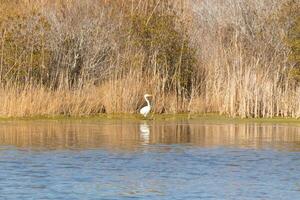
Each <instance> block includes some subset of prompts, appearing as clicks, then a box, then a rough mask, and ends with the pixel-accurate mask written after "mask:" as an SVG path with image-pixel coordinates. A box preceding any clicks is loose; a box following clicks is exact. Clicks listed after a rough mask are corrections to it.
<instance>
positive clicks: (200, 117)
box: [0, 113, 300, 124]
mask: <svg viewBox="0 0 300 200" xmlns="http://www.w3.org/2000/svg"><path fill="white" fill-rule="evenodd" d="M106 120H128V121H137V120H140V121H176V120H190V121H194V120H197V121H202V122H206V123H209V122H214V123H215V122H219V123H284V124H300V119H297V118H291V117H273V118H241V117H230V116H227V115H219V114H216V113H205V114H190V113H179V114H150V115H149V116H148V117H147V118H144V117H142V116H141V115H139V114H124V113H123V114H121V113H119V114H99V115H86V116H66V115H55V116H47V115H45V116H28V117H0V122H8V121H106Z"/></svg>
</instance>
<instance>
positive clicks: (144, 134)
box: [140, 122, 150, 145]
mask: <svg viewBox="0 0 300 200" xmlns="http://www.w3.org/2000/svg"><path fill="white" fill-rule="evenodd" d="M140 136H141V140H142V144H143V145H147V144H149V140H150V127H149V125H148V124H147V123H146V122H144V123H142V124H140Z"/></svg>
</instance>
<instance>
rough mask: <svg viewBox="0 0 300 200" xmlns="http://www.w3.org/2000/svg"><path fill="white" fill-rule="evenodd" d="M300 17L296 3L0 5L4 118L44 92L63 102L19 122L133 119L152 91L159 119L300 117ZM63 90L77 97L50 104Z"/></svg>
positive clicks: (20, 0)
mask: <svg viewBox="0 0 300 200" xmlns="http://www.w3.org/2000/svg"><path fill="white" fill-rule="evenodd" d="M299 10H300V1H299V0H276V1H273V0H255V1H247V0H225V1H218V0H175V1H174V0H147V1H139V0H132V1H125V0H122V1H114V0H86V1H81V0H68V1H61V0H55V1H38V0H35V1H34V0H32V1H30V0H10V1H8V0H0V84H1V88H2V89H1V90H2V91H3V92H2V93H3V94H2V95H1V96H2V99H6V100H2V101H4V105H5V106H3V108H0V113H1V114H2V115H13V113H14V112H13V111H11V108H10V107H9V106H12V105H13V104H14V103H11V104H9V103H7V102H12V101H13V102H15V103H16V104H17V102H18V98H17V97H15V98H14V97H13V96H14V95H13V94H15V93H16V94H18V93H19V94H20V93H22V94H23V98H24V99H23V100H24V101H22V102H23V106H24V107H26V105H25V104H26V102H32V101H37V102H39V101H38V100H32V97H31V96H32V95H33V96H39V95H41V96H40V98H41V99H43V98H44V97H43V95H46V94H44V93H47V94H52V96H53V99H55V101H56V102H59V101H64V103H57V105H59V106H56V107H55V106H54V107H55V109H54V108H53V109H52V110H51V112H50V111H47V110H44V111H43V112H40V111H37V110H35V111H32V110H31V111H29V110H30V109H33V108H31V107H30V106H29V107H26V109H25V108H24V109H25V111H22V114H17V115H33V114H34V113H35V112H37V113H36V114H71V115H72V114H75V115H77V114H97V113H99V112H135V111H136V110H137V109H138V108H139V107H140V105H141V101H142V99H141V98H140V97H141V96H142V94H143V93H144V92H149V93H150V92H151V93H152V94H154V96H155V112H158V113H162V112H186V111H188V112H218V113H224V114H229V115H231V116H242V117H273V116H293V117H296V116H299V115H300V103H299V97H300V93H299V92H300V87H299V82H300V65H299V63H300V52H299V51H300V45H299V40H300V39H299V37H300V36H299V34H300V16H299ZM91 88H92V89H91ZM62 90H64V91H65V96H68V95H67V94H66V93H68V92H71V94H69V95H70V96H72V95H74V93H76V94H75V95H74V96H73V98H71V97H70V99H73V100H70V99H69V101H70V103H69V104H68V106H66V103H65V101H66V99H64V98H62V99H63V100H60V98H59V97H57V96H56V97H55V94H54V95H53V93H55V92H62ZM91 90H92V91H91ZM16 91H17V92H16ZM41 91H47V92H41ZM30 92H33V94H31V96H30V95H29V94H30ZM8 93H9V94H10V95H7V94H8ZM36 93H38V95H36ZM87 93H88V95H87ZM78 94H79V95H78ZM7 96H9V98H8V97H7ZM50 96H51V95H50ZM97 98H98V101H96V99H97ZM28 99H30V100H28ZM33 99H34V98H33ZM74 99H76V100H74ZM91 99H93V100H91ZM5 102H6V103H5ZM37 102H36V103H35V104H39V103H37ZM95 102H97V103H95ZM19 103H20V102H19ZM87 104H91V105H90V106H87ZM82 105H84V106H82ZM74 106H75V107H76V109H75V110H76V111H74ZM79 107H83V109H79ZM86 107H88V109H87V108H86ZM66 108H67V110H66ZM24 109H21V110H24ZM72 109H73V110H72ZM19 110H20V109H19ZM33 110H34V109H33Z"/></svg>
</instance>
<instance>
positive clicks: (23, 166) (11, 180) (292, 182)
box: [0, 133, 300, 200]
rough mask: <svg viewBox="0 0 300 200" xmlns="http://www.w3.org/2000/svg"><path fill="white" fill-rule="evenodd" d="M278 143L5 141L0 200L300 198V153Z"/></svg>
mask: <svg viewBox="0 0 300 200" xmlns="http://www.w3.org/2000/svg"><path fill="white" fill-rule="evenodd" d="M62 134H63V133H62ZM99 134H100V133H99ZM100 138H101V137H100ZM107 142H109V140H108V141H107ZM125 142H126V141H125ZM131 142H132V141H128V143H131ZM95 143H97V141H95ZM271 144H272V142H271ZM278 145H281V146H282V147H283V146H290V145H291V144H290V142H288V143H286V142H282V144H281V143H280V142H279V141H277V142H276V148H275V146H272V145H270V143H268V145H266V146H265V147H263V148H255V147H253V146H250V147H247V148H245V147H243V146H240V145H237V146H232V145H231V146H228V145H222V144H218V145H214V146H201V145H195V144H194V143H193V141H191V142H184V143H173V144H172V143H171V144H163V143H152V144H151V143H150V142H149V143H148V144H145V143H134V148H133V149H122V148H117V147H114V148H107V147H106V146H98V147H94V146H93V147H92V148H87V147H86V148H82V147H81V148H74V147H72V148H51V149H50V148H48V147H47V148H43V147H42V146H39V147H36V146H32V145H25V146H24V145H23V146H22V145H17V144H16V145H5V144H3V145H1V146H0V199H80V200H82V199H149V200H150V199H170V200H171V199H190V200H193V199H245V200H250V199H251V200H252V199H300V153H299V152H298V151H296V150H294V149H289V148H283V149H282V148H277V146H278ZM56 147H57V146H56Z"/></svg>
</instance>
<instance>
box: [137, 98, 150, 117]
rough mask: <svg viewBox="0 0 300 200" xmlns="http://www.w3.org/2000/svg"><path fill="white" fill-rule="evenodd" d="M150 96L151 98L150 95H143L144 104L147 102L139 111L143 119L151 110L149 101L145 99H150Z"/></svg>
mask: <svg viewBox="0 0 300 200" xmlns="http://www.w3.org/2000/svg"><path fill="white" fill-rule="evenodd" d="M151 96H152V95H150V94H145V95H144V98H145V100H146V102H147V106H145V107H143V108H142V109H141V110H140V113H141V114H142V115H144V117H147V115H148V113H149V112H150V110H151V105H150V102H149V100H148V99H147V97H151Z"/></svg>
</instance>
